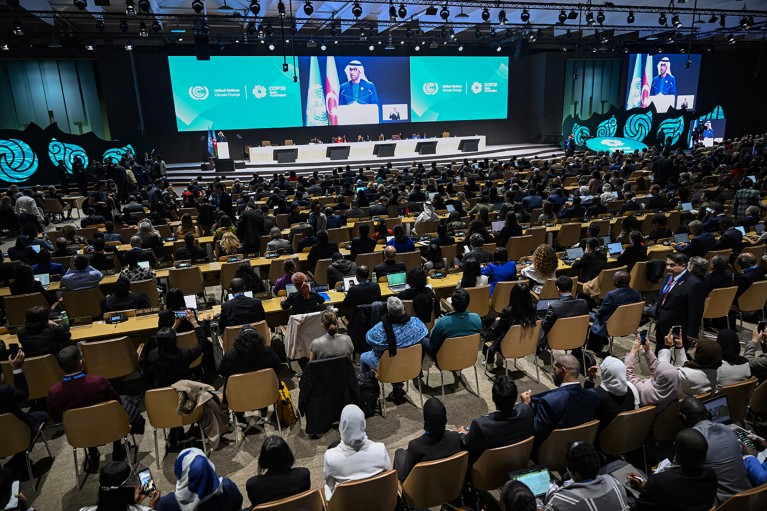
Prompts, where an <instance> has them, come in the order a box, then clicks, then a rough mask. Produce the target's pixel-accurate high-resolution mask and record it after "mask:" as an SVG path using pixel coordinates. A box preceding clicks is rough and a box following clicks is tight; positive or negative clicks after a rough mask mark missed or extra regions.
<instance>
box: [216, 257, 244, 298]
mask: <svg viewBox="0 0 767 511" xmlns="http://www.w3.org/2000/svg"><path fill="white" fill-rule="evenodd" d="M239 266H240V263H239V262H236V263H221V273H220V274H219V284H221V292H222V294H223V293H224V291H226V290H227V289H229V284H231V282H232V279H233V278H234V275H235V274H236V273H237V268H238V267H239Z"/></svg>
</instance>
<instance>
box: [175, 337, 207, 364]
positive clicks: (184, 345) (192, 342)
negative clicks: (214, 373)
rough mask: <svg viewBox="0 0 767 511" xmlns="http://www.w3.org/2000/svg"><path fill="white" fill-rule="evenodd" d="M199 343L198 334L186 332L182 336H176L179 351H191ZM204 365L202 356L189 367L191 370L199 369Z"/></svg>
mask: <svg viewBox="0 0 767 511" xmlns="http://www.w3.org/2000/svg"><path fill="white" fill-rule="evenodd" d="M198 343H199V341H198V339H197V334H196V333H195V332H194V331H192V332H184V333H182V334H176V346H177V347H178V349H180V350H182V349H189V348H194V347H195V346H197V344H198ZM201 363H202V355H200V356H199V357H197V358H196V359H194V360H193V361H192V363H191V364H189V367H190V368H191V369H194V368H195V367H198V366H199V365H200V364H201Z"/></svg>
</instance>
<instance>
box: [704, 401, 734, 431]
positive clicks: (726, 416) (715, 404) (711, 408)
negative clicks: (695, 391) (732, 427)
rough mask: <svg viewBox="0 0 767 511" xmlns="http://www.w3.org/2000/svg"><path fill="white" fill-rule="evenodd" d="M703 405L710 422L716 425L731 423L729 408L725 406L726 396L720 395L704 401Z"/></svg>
mask: <svg viewBox="0 0 767 511" xmlns="http://www.w3.org/2000/svg"><path fill="white" fill-rule="evenodd" d="M703 405H704V406H705V407H706V411H708V417H709V420H710V421H711V422H715V423H717V424H729V423H730V422H732V420H731V419H730V407H729V405H728V404H727V396H725V395H721V396H716V397H712V398H709V399H706V400H704V401H703Z"/></svg>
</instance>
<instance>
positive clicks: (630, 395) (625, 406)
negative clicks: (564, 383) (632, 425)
mask: <svg viewBox="0 0 767 511" xmlns="http://www.w3.org/2000/svg"><path fill="white" fill-rule="evenodd" d="M599 372H600V373H601V376H602V381H601V383H600V384H599V387H597V388H596V391H597V394H598V395H599V406H598V407H597V413H596V416H595V419H598V420H599V429H600V430H602V429H604V428H606V427H607V425H608V424H610V422H611V421H612V420H613V419H614V418H615V417H616V416H617V415H618V414H619V413H621V412H627V411H629V410H633V409H635V408H639V391H638V390H637V388H636V387H635V386H634V384H633V383H629V382H628V381H627V376H626V365H625V364H624V363H623V362H621V361H620V360H619V359H617V358H615V357H612V356H610V357H605V359H604V360H603V361H602V363H601V364H600V365H599ZM596 379H597V366H593V367H590V368H589V374H588V379H587V380H586V384H585V385H584V387H586V388H592V387H593V386H594V384H595V382H596Z"/></svg>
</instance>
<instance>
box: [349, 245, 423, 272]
mask: <svg viewBox="0 0 767 511" xmlns="http://www.w3.org/2000/svg"><path fill="white" fill-rule="evenodd" d="M358 257H359V256H358ZM394 259H396V260H397V261H401V262H403V263H405V268H407V269H408V270H410V269H411V268H415V267H420V266H421V264H422V262H421V252H420V251H418V250H416V251H415V252H405V253H403V254H399V253H398V254H396V255H395V256H394Z"/></svg>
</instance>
